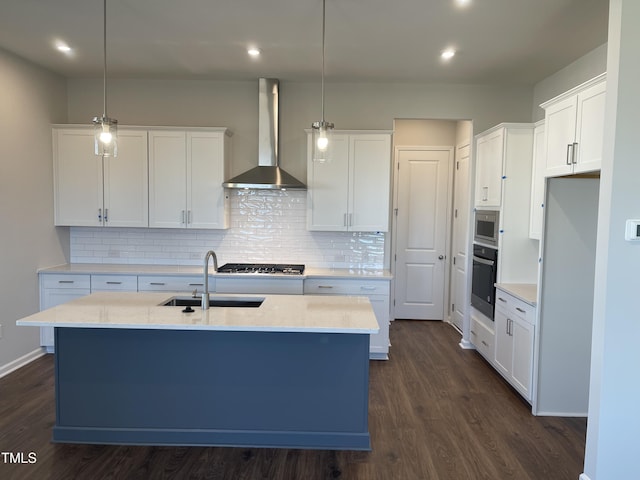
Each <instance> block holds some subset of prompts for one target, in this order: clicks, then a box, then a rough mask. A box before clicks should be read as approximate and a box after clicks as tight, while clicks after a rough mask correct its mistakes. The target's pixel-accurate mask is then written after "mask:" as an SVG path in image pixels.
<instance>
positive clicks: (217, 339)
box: [53, 327, 371, 450]
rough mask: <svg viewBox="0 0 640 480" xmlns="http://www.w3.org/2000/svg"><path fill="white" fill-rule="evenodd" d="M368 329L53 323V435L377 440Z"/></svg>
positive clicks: (178, 440)
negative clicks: (371, 424) (371, 423)
mask: <svg viewBox="0 0 640 480" xmlns="http://www.w3.org/2000/svg"><path fill="white" fill-rule="evenodd" d="M368 387H369V335H366V334H338V333H329V334H326V333H288V332H286V333H285V332H228V331H203V330H198V331H194V330H189V331H185V330H143V329H112V328H62V327H60V328H56V425H55V427H54V429H53V441H54V442H62V443H98V444H129V445H189V446H196V445H197V446H231V447H268V448H304V449H327V450H370V449H371V443H370V438H369V431H368Z"/></svg>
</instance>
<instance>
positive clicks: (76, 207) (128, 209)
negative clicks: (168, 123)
mask: <svg viewBox="0 0 640 480" xmlns="http://www.w3.org/2000/svg"><path fill="white" fill-rule="evenodd" d="M93 152H94V144H93V128H92V127H88V126H87V127H84V126H77V127H62V126H56V127H54V129H53V170H54V203H55V224H56V225H65V226H90V227H93V226H111V227H146V226H148V196H147V132H146V131H145V130H140V129H133V128H131V129H127V128H121V129H120V130H119V132H118V156H117V157H115V158H114V157H104V158H102V157H99V156H96V155H94V153H93Z"/></svg>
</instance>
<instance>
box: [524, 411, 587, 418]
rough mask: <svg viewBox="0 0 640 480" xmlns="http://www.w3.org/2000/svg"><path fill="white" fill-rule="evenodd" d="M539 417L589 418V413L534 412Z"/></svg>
mask: <svg viewBox="0 0 640 480" xmlns="http://www.w3.org/2000/svg"><path fill="white" fill-rule="evenodd" d="M534 415H535V416H537V417H584V418H588V417H589V414H588V413H587V412H545V411H538V412H536V413H534Z"/></svg>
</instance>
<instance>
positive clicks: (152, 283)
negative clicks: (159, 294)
mask: <svg viewBox="0 0 640 480" xmlns="http://www.w3.org/2000/svg"><path fill="white" fill-rule="evenodd" d="M149 285H166V284H165V283H164V282H151V283H149Z"/></svg>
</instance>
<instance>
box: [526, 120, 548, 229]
mask: <svg viewBox="0 0 640 480" xmlns="http://www.w3.org/2000/svg"><path fill="white" fill-rule="evenodd" d="M544 130H545V128H544V120H541V121H540V122H538V123H536V126H535V128H534V130H533V163H532V166H531V212H530V215H529V238H532V239H534V240H540V239H541V238H542V219H543V215H542V213H543V208H544V185H545V176H544V169H545V157H544V154H545V150H544V148H545V143H544V141H545V135H544Z"/></svg>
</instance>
